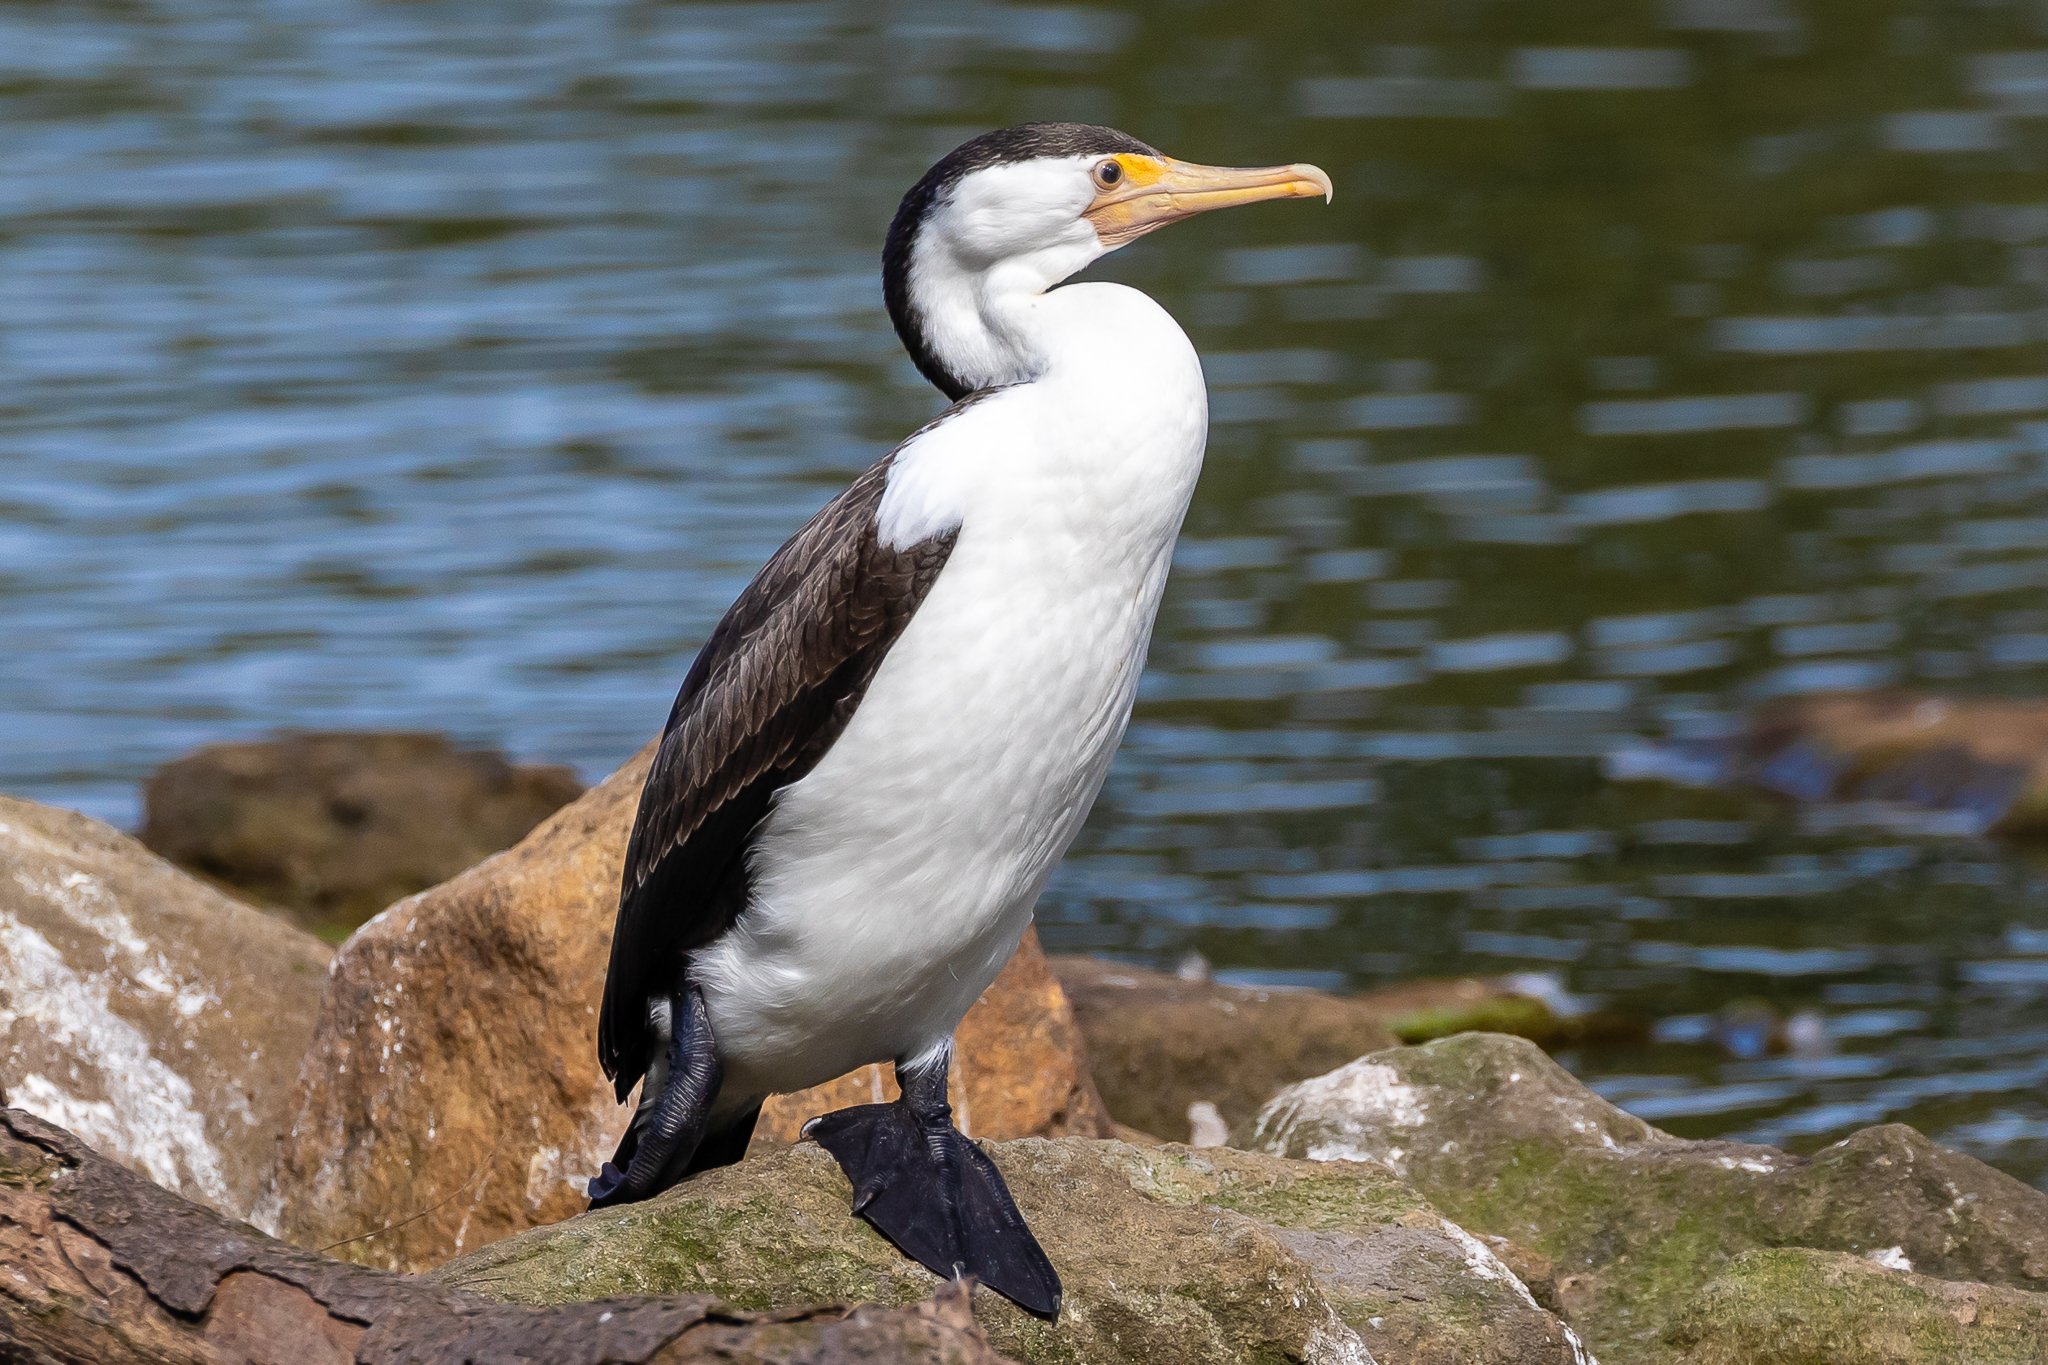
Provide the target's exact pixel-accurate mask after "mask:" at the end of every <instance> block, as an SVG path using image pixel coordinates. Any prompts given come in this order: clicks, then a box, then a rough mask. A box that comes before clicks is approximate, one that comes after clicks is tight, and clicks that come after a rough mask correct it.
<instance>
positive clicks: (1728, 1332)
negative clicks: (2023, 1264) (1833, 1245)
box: [1663, 1248, 2048, 1365]
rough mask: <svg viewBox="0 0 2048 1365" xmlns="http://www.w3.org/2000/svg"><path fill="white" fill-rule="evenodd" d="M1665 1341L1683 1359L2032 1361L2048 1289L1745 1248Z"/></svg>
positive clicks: (1990, 1364)
mask: <svg viewBox="0 0 2048 1365" xmlns="http://www.w3.org/2000/svg"><path fill="white" fill-rule="evenodd" d="M1663 1344H1664V1345H1666V1346H1669V1347H1671V1348H1672V1349H1674V1350H1675V1351H1676V1352H1678V1355H1679V1359H1680V1360H1682V1361H1684V1362H1686V1365H1751V1363H1752V1362H1756V1361H1771V1362H1774V1363H1776V1365H1901V1363H1902V1362H1909V1361H1910V1362H1913V1363H1914V1365H2022V1363H2023V1362H2024V1365H2038V1362H2040V1361H2042V1360H2044V1359H2048V1294H2032V1293H2028V1292H2027V1291H2025V1290H2021V1289H2008V1288H2003V1287H2001V1286H1997V1285H1987V1284H1958V1283H1955V1282H1952V1281H1948V1280H1937V1279H1934V1278H1932V1277H1930V1276H1926V1275H1916V1274H1912V1273H1910V1272H1906V1271H1899V1270H1891V1269H1887V1268H1885V1267H1883V1266H1881V1265H1878V1264H1876V1263H1875V1262H1873V1261H1872V1260H1871V1259H1870V1258H1868V1257H1863V1256H1852V1255H1849V1254H1847V1253H1845V1252H1839V1251H1808V1250H1803V1249H1795V1248H1785V1249H1779V1250H1769V1251H1749V1252H1745V1253H1743V1254H1742V1255H1741V1256H1738V1257H1737V1258H1735V1260H1734V1261H1732V1262H1731V1263H1730V1264H1729V1265H1728V1267H1727V1269H1725V1270H1724V1271H1722V1273H1721V1274H1720V1275H1719V1276H1717V1277H1716V1278H1715V1279H1713V1280H1712V1281H1710V1282H1709V1283H1708V1284H1706V1285H1705V1286H1704V1287H1703V1288H1702V1289H1701V1290H1700V1292H1699V1293H1698V1294H1697V1295H1696V1296H1694V1298H1693V1299H1692V1301H1691V1302H1690V1303H1688V1304H1687V1305H1686V1306H1685V1308H1684V1310H1683V1311H1682V1312H1681V1313H1680V1314H1679V1315H1678V1317H1677V1319H1676V1320H1675V1321H1674V1322H1673V1324H1672V1325H1671V1327H1670V1329H1669V1330H1668V1331H1667V1332H1666V1333H1665V1336H1664V1343H1663Z"/></svg>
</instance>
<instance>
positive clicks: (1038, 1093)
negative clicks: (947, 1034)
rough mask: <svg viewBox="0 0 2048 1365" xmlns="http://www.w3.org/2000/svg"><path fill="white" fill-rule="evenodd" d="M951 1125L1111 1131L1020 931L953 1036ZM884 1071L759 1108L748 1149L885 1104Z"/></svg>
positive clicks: (1042, 966)
mask: <svg viewBox="0 0 2048 1365" xmlns="http://www.w3.org/2000/svg"><path fill="white" fill-rule="evenodd" d="M949 1088H950V1090H951V1094H952V1096H953V1121H954V1122H955V1123H956V1124H957V1125H958V1126H959V1128H960V1131H961V1132H963V1133H966V1134H967V1135H968V1136H969V1137H989V1138H998V1139H1004V1138H1018V1137H1068V1136H1076V1137H1109V1136H1111V1135H1112V1130H1113V1128H1114V1125H1113V1124H1112V1123H1111V1122H1110V1117H1109V1110H1108V1108H1107V1107H1106V1106H1105V1105H1104V1104H1103V1101H1102V1096H1101V1095H1099V1094H1097V1093H1096V1089H1095V1080H1094V1078H1093V1076H1092V1075H1091V1074H1090V1067H1089V1056H1088V1046H1087V1044H1086V1042H1084V1041H1083V1039H1082V1037H1081V1028H1080V1025H1079V1024H1078V1023H1076V1022H1075V1020H1074V1009H1073V1006H1072V1005H1071V1004H1069V1003H1068V1000H1067V995H1066V992H1065V991H1063V990H1061V989H1060V983H1059V982H1058V981H1057V980H1055V979H1054V977H1053V974H1052V971H1051V969H1050V967H1049V966H1048V965H1047V963H1046V957H1045V953H1044V951H1043V950H1042V949H1040V948H1039V946H1038V933H1037V931H1036V930H1031V931H1027V932H1026V933H1025V935H1024V941H1023V942H1022V943H1020V944H1018V945H1017V951H1016V953H1015V954H1014V955H1013V956H1012V957H1011V958H1010V960H1009V962H1008V963H1006V964H1005V965H1004V967H1003V970H1002V974H1001V975H999V976H998V977H996V979H995V981H994V982H993V983H992V984H991V985H990V986H989V988H988V990H986V991H985V992H983V993H982V997H981V1000H980V1001H979V1002H978V1003H977V1004H976V1006H975V1008H974V1009H972V1010H969V1011H968V1013H967V1017H966V1018H965V1019H962V1020H961V1021H960V1027H959V1029H958V1031H957V1032H956V1033H955V1034H954V1053H953V1068H952V1071H951V1073H950V1078H949ZM898 1093H899V1092H898V1091H897V1088H896V1068H895V1067H894V1066H891V1065H890V1064H888V1063H886V1062H884V1063H882V1064H881V1065H878V1066H864V1067H862V1068H861V1069H860V1070H858V1071H856V1072H853V1073H852V1074H851V1075H847V1076H842V1077H840V1078H839V1079H838V1080H836V1081H832V1082H830V1083H828V1084H826V1085H821V1086H817V1087H815V1088H813V1089H810V1090H805V1091H802V1092H800V1093H798V1094H795V1095H777V1096H775V1097H774V1098H772V1099H770V1100H769V1101H768V1103H767V1104H765V1105H763V1106H762V1107H761V1121H760V1123H759V1124H757V1125H756V1126H755V1130H754V1140H755V1141H756V1142H782V1143H789V1142H795V1141H796V1140H797V1134H798V1131H799V1130H800V1129H802V1127H803V1126H804V1123H805V1122H806V1121H807V1120H809V1119H811V1118H813V1117H815V1116H817V1115H819V1114H825V1113H830V1112H831V1111H832V1110H834V1109H844V1108H845V1107H847V1106H848V1105H853V1104H878V1103H881V1102H882V1101H884V1100H893V1099H895V1098H896V1096H897V1094H898Z"/></svg>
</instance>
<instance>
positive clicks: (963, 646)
mask: <svg viewBox="0 0 2048 1365" xmlns="http://www.w3.org/2000/svg"><path fill="white" fill-rule="evenodd" d="M1162 316H1163V315H1162ZM1169 325H1170V324H1169ZM1176 335H1178V334H1177V332H1176ZM1183 344H1184V343H1183ZM1188 358H1189V360H1190V362H1192V352H1190V353H1189V356H1188ZM1190 368H1192V366H1190ZM1193 383H1194V385H1195V398H1196V403H1195V404H1194V410H1195V415H1194V420H1193V421H1191V422H1190V421H1182V422H1180V423H1178V424H1175V423H1172V422H1168V423H1165V424H1161V423H1158V422H1152V423H1149V424H1140V425H1142V426H1143V427H1144V429H1143V430H1142V431H1139V432H1135V433H1134V432H1127V431H1124V430H1122V429H1119V428H1113V429H1111V430H1110V431H1108V432H1106V433H1102V432H1098V433H1097V435H1098V436H1100V437H1102V438H1103V439H1102V440H1100V441H1099V442H1098V441H1095V440H1088V441H1082V442H1078V443H1077V442H1075V441H1071V440H1059V439H1048V438H1047V435H1046V430H1045V424H1044V422H1043V421H1041V420H1040V419H1041V417H1042V416H1043V414H1044V411H1045V409H1046V407H1047V405H1048V404H1049V403H1051V401H1052V399H1053V398H1054V397H1056V395H1047V394H1044V393H1040V394H1036V395H1032V394H1020V395H1019V396H1018V397H1016V398H1015V399H1011V398H1009V396H1008V395H1005V396H1004V397H1003V398H999V399H991V400H989V401H988V402H986V403H984V404H982V405H981V406H980V407H978V408H976V409H972V410H970V412H969V413H968V414H965V416H967V417H977V418H978V422H977V425H979V426H981V427H982V428H983V429H984V430H986V431H988V432H990V433H993V432H995V431H997V430H998V429H999V428H1000V429H1001V430H1003V431H1007V432H1010V433H1012V434H1016V433H1022V434H1023V436H1024V437H1025V438H1026V439H1024V440H1022V441H1021V442H1019V443H1018V446H1019V448H1017V449H1012V450H1008V451H996V450H990V449H988V448H987V447H986V445H983V446H982V447H981V450H980V454H981V457H982V458H983V459H986V460H987V461H989V463H988V464H987V465H984V466H981V467H980V468H979V472H978V474H977V481H976V484H975V486H974V487H973V488H972V489H969V490H967V492H966V493H965V494H964V495H963V497H964V500H965V510H964V515H963V518H962V521H961V525H960V531H959V538H958V540H957V542H956V544H955V546H954V549H953V552H952V555H951V557H950V558H949V559H948V561H947V563H946V566H945V568H944V570H943V571H942V572H941V573H940V575H939V577H938V580H937V582H936V583H935V584H934V585H933V587H932V590H931V592H930V594H929V595H928V596H927V597H926V599H925V601H924V603H923V605H922V606H921V607H920V608H919V609H918V611H917V613H916V615H915V616H914V617H912V619H911V622H910V624H909V626H908V627H907V628H906V629H905V631H904V633H903V635H902V636H901V638H900V639H899V640H898V641H897V642H896V645H895V647H894V648H893V649H892V650H891V651H890V652H889V655H888V657H887V659H886V660H885V661H884V663H883V665H882V667H881V669H880V670H879V671H878V672H877V674H876V676H875V679H874V681H873V683H872V684H871V685H870V687H869V689H868V692H867V695H866V696H865V698H864V699H863V700H862V701H861V704H860V706H859V708H858V709H857V710H856V711H855V712H854V715H853V718H852V720H851V721H850V722H849V723H848V725H847V728H846V730H845V732H844V733H843V734H842V735H841V736H840V738H839V740H838V741H837V742H836V743H835V744H834V745H833V746H832V748H831V750H830V751H829V752H828V753H827V754H826V756H825V757H824V759H823V760H822V761H821V762H820V763H819V764H818V766H817V767H816V768H814V769H813V770H812V771H811V772H810V773H809V774H808V775H806V776H805V777H804V778H803V779H802V780H801V781H798V782H795V783H793V784H791V785H790V786H788V787H785V788H783V789H782V791H781V792H780V793H779V794H778V796H777V798H776V802H775V806H774V809H773V811H772V812H771V814H770V815H769V817H768V818H767V820H766V821H764V823H763V825H762V827H761V831H760V833H759V834H758V835H757V837H756V840H755V843H754V846H753V851H752V854H751V857H750V859H749V863H748V866H749V869H750V872H751V875H752V896H751V900H750V903H749V906H748V909H747V910H746V912H745V913H744V914H743V915H742V917H741V919H740V921H739V923H738V924H737V925H736V926H735V928H734V929H733V931H732V932H730V933H728V934H727V935H726V936H725V937H724V938H722V939H721V940H719V941H718V942H717V943H716V944H714V945H712V946H711V947H710V948H708V949H706V950H704V951H702V952H700V953H698V954H697V955H696V958H695V962H694V965H693V968H692V977H693V979H694V980H696V981H697V982H698V984H699V985H701V986H702V987H703V989H704V994H705V1004H706V1006H707V1008H708V1010H709V1013H710V1016H711V1024H712V1029H713V1032H714V1033H715V1034H716V1036H717V1039H718V1044H719V1052H720V1054H721V1056H722V1058H723V1059H724V1062H725V1065H726V1081H725V1087H724V1094H725V1096H726V1101H727V1103H728V1104H730V1103H734V1102H742V1101H744V1100H745V1099H747V1098H748V1097H755V1096H759V1095H762V1094H767V1093H775V1092H787V1091H791V1090H799V1089H803V1088H805V1087H808V1086H812V1085H817V1084H821V1083H823V1082H824V1081H827V1080H830V1079H832V1078H833V1077H835V1076H838V1075H841V1074H843V1073H844V1072H847V1071H850V1070H852V1069H853V1068H855V1067H857V1066H860V1065H863V1064H865V1063H868V1062H872V1061H886V1060H899V1059H900V1060H912V1059H916V1058H919V1057H922V1056H926V1055H929V1054H930V1053H931V1052H933V1051H934V1050H936V1049H937V1048H939V1047H940V1046H942V1045H943V1044H944V1043H945V1042H946V1040H947V1039H948V1038H950V1037H951V1035H952V1032H953V1029H954V1027H955V1026H956V1025H957V1024H958V1023H959V1021H960V1018H961V1016H963V1015H964V1014H965V1013H966V1012H967V1010H968V1008H969V1007H970V1006H972V1005H973V1003H974V1001H975V999H976V998H977V997H978V996H979V995H980V994H981V992H982V991H983V990H984V989H986V988H987V986H988V984H989V983H990V982H991V981H993V980H994V979H995V976H996V974H997V972H999V971H1000V970H1001V969H1002V966H1003V963H1004V962H1005V961H1007V960H1008V958H1009V956H1010V954H1011V952H1012V951H1013V950H1014V949H1015V947H1016V944H1017V940H1018V939H1019V938H1020V937H1021V936H1022V935H1023V933H1024V929H1025V927H1026V926H1027V925H1028V924H1029V923H1030V919H1031V911H1032V907H1033V905H1034V904H1035V903H1036V901H1037V899H1038V895H1039V892H1040V890H1041V889H1042V888H1043V887H1044V885H1045V881H1046V878H1047V877H1048V876H1049V875H1050V874H1051V872H1052V869H1053V867H1054V866H1055V865H1056V864H1057V863H1058V861H1059V859H1060V856H1061V855H1062V854H1063V853H1064V852H1065V851H1066V848H1067V845H1068V843H1069V842H1070V841H1071V840H1072V839H1073V837H1074V835H1075V833H1076V832H1077V831H1078V830H1079V828H1080V826H1081V822H1082V820H1083V819H1084V818H1085V817H1086V816H1087V814H1088V809H1089V807H1090V806H1091V805H1092V804H1093V802H1094V800H1095V796H1096V793H1097V791H1098V790H1099V789H1100V787H1101V785H1102V779H1103V776H1104V774H1105V773H1106V772H1107V771H1108V768H1109V764H1110V760H1111V758H1112V757H1113V756H1114V754H1115V751H1116V746H1117V744H1118V742H1119V740H1120V739H1121V738H1122V735H1123V730H1124V726H1125V723H1126V722H1127V721H1128V719H1129V717H1130V710H1131V702H1132V699H1133V697H1134V696H1135V693H1136V689H1137V683H1138V675H1139V673H1140V672H1141V671H1142V669H1143V666H1144V658H1145V648H1146V644H1147V641H1148V639H1149V636H1150V634H1151V628H1152V620H1153V616H1154V614H1155V612H1156V611H1157V608H1158V604H1159V595H1160V592H1161V590H1162V588H1163V587H1164V584H1165V580H1166V570H1167V565H1168V562H1169V560H1170V557H1171V553H1172V546H1173V539H1174V536H1175V534H1176V533H1177V531H1178V529H1179V525H1180V520H1181V516H1182V514H1183V512H1184V511H1185V509H1186V505H1187V499H1188V496H1189V494H1190V493H1191V492H1192V489H1193V484H1194V477H1195V474H1196V472H1197V471H1198V469H1199V467H1200V460H1201V447H1202V443H1203V439H1204V436H1205V434H1206V431H1205V428H1206V421H1205V416H1206V414H1205V411H1204V409H1203V407H1202V405H1201V404H1200V402H1199V399H1200V387H1199V386H1200V375H1199V371H1198V370H1197V371H1195V372H1194V376H1193ZM1032 387H1033V388H1037V387H1038V386H1036V385H1034V386H1032ZM1067 406H1068V405H1055V408H1054V410H1056V411H1061V412H1064V411H1065V410H1067ZM1185 407H1186V405H1185V404H1184V405H1183V411H1184V410H1185ZM983 408H986V409H990V411H988V412H986V413H983V412H982V409H983ZM955 420H956V421H960V420H961V419H955ZM962 425H963V426H965V425H966V424H965V423H964V422H963V423H962ZM1055 435H1056V434H1055ZM1034 442H1035V443H1036V444H1037V445H1038V446H1042V447H1049V448H1050V449H1053V450H1056V451H1058V452H1060V454H1059V458H1040V457H1037V456H1035V455H1034V454H1033V446H1034Z"/></svg>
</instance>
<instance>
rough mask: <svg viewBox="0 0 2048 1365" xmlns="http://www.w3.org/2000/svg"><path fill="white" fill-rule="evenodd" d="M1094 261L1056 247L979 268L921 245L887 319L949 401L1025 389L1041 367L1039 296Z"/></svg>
mask: <svg viewBox="0 0 2048 1365" xmlns="http://www.w3.org/2000/svg"><path fill="white" fill-rule="evenodd" d="M1091 243H1092V234H1091ZM1099 254H1100V251H1099V249H1095V250H1090V249H1088V247H1087V246H1086V245H1083V246H1075V247H1066V246H1062V247H1054V248H1048V249H1046V250H1043V251H1038V252H1033V253H1030V254H1028V255H1018V256H1011V257H1007V258H1005V259H1003V260H1000V261H996V262H993V263H982V262H977V261H973V260H963V259H962V258H961V256H960V255H959V254H958V253H957V252H955V251H952V250H950V249H948V246H947V244H946V243H944V242H943V241H931V242H920V243H918V244H917V246H916V247H915V248H913V250H912V252H911V255H910V259H909V261H908V262H906V263H905V264H906V269H905V270H904V279H903V281H902V285H901V289H900V297H901V302H900V305H899V303H898V300H896V299H892V300H891V305H892V306H891V309H890V312H891V314H892V316H893V318H894V321H895V323H896V330H897V333H898V334H899V335H900V336H901V337H902V339H903V344H904V346H905V347H906V348H908V349H909V351H910V354H911V358H912V359H913V360H915V361H916V362H917V367H918V369H919V370H921V371H923V372H924V375H925V377H926V378H927V379H930V380H931V381H932V382H933V383H934V384H936V385H938V387H939V388H940V389H941V390H943V391H944V392H945V394H946V396H947V397H948V398H954V399H958V398H962V397H965V396H966V395H967V394H970V393H973V392H976V391H977V390H981V389H990V388H997V387H1000V386H1002V385H1005V384H1020V383H1026V382H1029V381H1030V380H1033V379H1036V378H1037V377H1038V376H1039V375H1041V374H1043V373H1044V372H1045V370H1046V367H1047V364H1048V359H1049V357H1048V350H1047V338H1046V336H1045V335H1044V329H1043V326H1042V324H1041V320H1040V309H1039V307H1038V305H1039V304H1041V303H1042V302H1043V300H1044V296H1045V292H1046V291H1047V290H1048V289H1050V288H1052V287H1053V286H1054V285H1056V284H1058V283H1059V282H1060V281H1061V280H1064V279H1065V278H1067V276H1069V275H1071V274H1073V273H1074V272H1075V271H1077V270H1079V269H1081V268H1082V267H1083V266H1085V265H1087V264H1088V262H1089V261H1091V260H1093V259H1094V257H1095V256H1096V255H1099Z"/></svg>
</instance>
